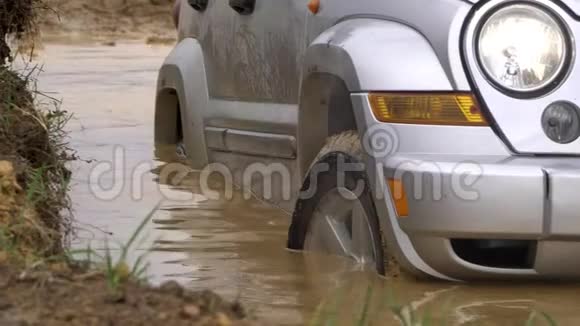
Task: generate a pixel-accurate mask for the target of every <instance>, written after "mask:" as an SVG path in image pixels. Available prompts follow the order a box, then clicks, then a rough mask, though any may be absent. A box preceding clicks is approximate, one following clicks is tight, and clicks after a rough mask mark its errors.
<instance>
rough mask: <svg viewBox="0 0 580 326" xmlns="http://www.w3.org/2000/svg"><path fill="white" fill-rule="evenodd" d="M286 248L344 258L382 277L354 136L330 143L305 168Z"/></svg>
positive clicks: (374, 219)
mask: <svg viewBox="0 0 580 326" xmlns="http://www.w3.org/2000/svg"><path fill="white" fill-rule="evenodd" d="M288 247H289V248H290V249H294V250H307V251H314V252H322V253H327V254H331V255H338V256H344V257H349V258H351V259H353V260H354V261H356V262H357V263H358V264H360V265H363V266H367V267H370V268H372V269H375V270H376V271H377V272H379V273H380V274H384V273H385V264H384V255H383V246H382V241H381V232H380V227H379V221H378V217H377V213H376V210H375V206H374V203H373V200H372V194H371V191H370V184H369V182H368V179H367V176H366V172H365V169H364V165H363V163H362V150H361V145H360V140H359V137H358V135H357V134H356V132H354V131H348V132H345V133H342V134H339V135H336V136H333V137H331V138H330V139H329V141H328V142H327V144H326V145H325V146H324V148H323V149H322V150H321V152H320V154H319V155H318V157H317V159H316V160H315V162H314V164H313V165H312V166H311V168H310V172H309V177H307V178H306V181H305V182H304V184H303V186H302V190H301V198H299V199H298V201H297V203H296V208H295V210H294V214H293V218H292V225H291V226H290V230H289V234H288Z"/></svg>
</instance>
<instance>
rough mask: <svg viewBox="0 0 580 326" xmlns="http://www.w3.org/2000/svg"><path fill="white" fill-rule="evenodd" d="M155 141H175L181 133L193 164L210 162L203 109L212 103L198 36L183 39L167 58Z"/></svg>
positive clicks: (159, 89) (161, 72)
mask: <svg viewBox="0 0 580 326" xmlns="http://www.w3.org/2000/svg"><path fill="white" fill-rule="evenodd" d="M156 95H157V98H156V101H155V142H156V143H161V144H175V143H176V142H177V141H178V140H179V135H180V131H179V127H180V123H179V122H181V126H182V130H181V132H182V136H183V141H184V144H185V148H186V151H187V153H189V158H190V161H191V164H192V166H193V168H197V169H201V168H203V167H205V166H206V165H207V164H208V153H207V148H206V140H205V132H204V130H205V126H204V123H203V121H204V119H203V117H204V113H205V110H206V108H207V106H208V105H209V95H208V87H207V80H206V72H205V63H204V59H203V53H202V50H201V46H200V44H199V43H198V41H197V40H195V39H192V38H186V39H183V40H182V41H180V42H179V43H178V44H177V45H176V47H175V48H174V49H173V51H171V53H170V54H169V56H168V57H167V58H166V59H165V61H164V63H163V65H162V66H161V69H160V70H159V76H158V81H157V93H156Z"/></svg>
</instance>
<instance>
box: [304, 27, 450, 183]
mask: <svg viewBox="0 0 580 326" xmlns="http://www.w3.org/2000/svg"><path fill="white" fill-rule="evenodd" d="M303 72H304V77H303V79H302V83H301V93H300V102H299V103H300V104H299V110H298V170H299V173H300V177H301V178H303V177H304V175H305V174H306V172H307V169H308V167H309V166H310V164H311V163H312V160H314V158H316V155H317V153H318V151H319V150H320V149H321V148H322V147H323V146H324V143H325V140H326V138H328V137H330V136H332V135H335V134H337V133H340V132H343V131H346V130H349V129H354V130H359V131H361V130H363V131H364V130H365V129H366V128H365V126H360V125H357V122H356V117H357V115H358V116H360V114H358V113H357V112H356V111H355V110H354V109H353V105H352V101H351V99H350V95H351V94H353V93H360V92H369V91H406V92H408V91H417V92H424V91H451V90H453V85H452V83H451V82H450V79H449V78H448V76H447V74H446V72H445V70H444V68H443V66H442V64H441V62H440V61H439V58H438V57H437V54H436V53H435V51H434V49H433V47H432V46H431V44H430V43H429V41H428V40H427V39H426V38H425V37H424V36H423V35H422V34H421V33H420V32H419V31H417V30H416V29H414V28H412V27H411V26H408V25H405V24H402V23H400V22H395V21H390V20H386V19H380V18H353V19H349V20H344V21H342V22H339V23H338V24H336V25H334V26H332V27H331V28H329V29H328V30H326V31H325V32H323V33H322V34H320V35H319V36H318V37H317V38H316V39H315V40H314V42H312V44H311V45H310V46H309V47H308V48H307V50H306V53H305V57H304V67H303ZM361 120H362V119H361Z"/></svg>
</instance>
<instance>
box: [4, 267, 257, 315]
mask: <svg viewBox="0 0 580 326" xmlns="http://www.w3.org/2000/svg"><path fill="white" fill-rule="evenodd" d="M0 291H1V292H0V293H1V294H0V325H3V326H10V325H43V326H50V325H79V326H81V325H82V326H85V325H87V326H88V325H220V326H227V325H250V322H248V321H241V320H242V319H243V318H244V317H245V316H246V314H245V312H244V310H243V308H242V307H241V305H239V304H237V303H233V304H231V303H227V302H224V301H223V300H222V299H221V298H220V297H219V296H217V295H215V294H213V293H212V292H209V291H206V292H198V293H194V292H190V291H186V290H184V289H183V288H182V287H181V286H180V285H178V284H177V283H174V282H168V283H165V284H163V285H161V286H160V287H158V288H153V287H149V286H147V285H143V284H140V283H137V282H134V281H130V282H127V283H126V284H124V285H123V287H122V288H120V289H119V290H118V291H115V292H111V290H110V288H109V287H108V286H107V283H106V282H105V277H104V275H103V274H102V273H100V272H98V271H95V270H84V269H81V268H77V269H75V268H71V267H69V266H68V265H66V264H62V263H56V264H52V265H50V266H40V265H39V266H38V267H36V268H32V269H28V270H22V269H16V268H14V267H11V266H8V265H2V264H0Z"/></svg>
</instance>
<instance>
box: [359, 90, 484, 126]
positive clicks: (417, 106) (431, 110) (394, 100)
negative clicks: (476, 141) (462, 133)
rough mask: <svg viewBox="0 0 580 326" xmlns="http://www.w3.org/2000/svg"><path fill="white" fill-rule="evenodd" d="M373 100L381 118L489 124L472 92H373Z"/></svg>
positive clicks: (450, 123) (471, 124) (463, 124)
mask: <svg viewBox="0 0 580 326" xmlns="http://www.w3.org/2000/svg"><path fill="white" fill-rule="evenodd" d="M369 101H370V103H371V107H372V110H373V113H374V115H375V118H376V119H377V120H379V121H381V122H390V123H408V124H429V125H457V126H487V125H488V124H487V122H486V121H485V118H484V116H483V115H482V113H481V110H480V107H479V105H478V103H477V101H476V100H475V99H474V98H473V96H472V95H471V94H470V93H371V94H370V95H369Z"/></svg>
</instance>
